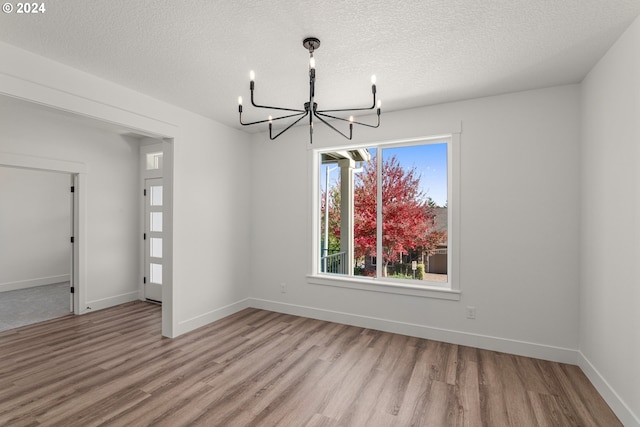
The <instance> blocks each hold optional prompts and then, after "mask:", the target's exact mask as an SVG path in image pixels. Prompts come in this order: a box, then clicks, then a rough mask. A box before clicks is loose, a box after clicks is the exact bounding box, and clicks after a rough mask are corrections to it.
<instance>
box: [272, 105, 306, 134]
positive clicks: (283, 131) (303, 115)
mask: <svg viewBox="0 0 640 427" xmlns="http://www.w3.org/2000/svg"><path fill="white" fill-rule="evenodd" d="M308 114H309V112H308V111H305V112H304V113H303V114H302V115H301V116H300V117H298V119H297V120H295V121H293V123H291V124H290V125H289V126H287V127H286V128H284V129H282V131H280V132H279V133H278V134H277V135H276V136H272V133H271V129H272V126H271V123H269V139H270V140H272V141H273V140H274V139H276V138H277V137H279V136H280V135H282V134H283V133H285V132H286V131H288V130H289V129H290V128H291V127H292V126H293V125H295V124H296V123H298V122H299V121H300V120H302V119H304V118H305V117H307V115H308ZM292 116H297V114H292ZM285 117H291V116H285ZM285 117H278V118H280V119H284V118H285ZM273 120H275V119H273Z"/></svg>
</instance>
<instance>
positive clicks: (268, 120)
mask: <svg viewBox="0 0 640 427" xmlns="http://www.w3.org/2000/svg"><path fill="white" fill-rule="evenodd" d="M306 115H307V112H306V111H303V112H301V113H296V114H289V115H286V116H280V117H272V118H271V119H264V120H258V121H256V122H251V123H243V122H242V112H240V124H241V125H242V126H249V125H256V124H258V123H267V122H270V121H274V120H282V119H288V118H289V117H298V116H302V117H305V116H306ZM302 117H301V118H302Z"/></svg>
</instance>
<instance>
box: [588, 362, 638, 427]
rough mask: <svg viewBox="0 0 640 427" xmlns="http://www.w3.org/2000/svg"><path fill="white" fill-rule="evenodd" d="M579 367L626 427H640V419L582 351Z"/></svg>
mask: <svg viewBox="0 0 640 427" xmlns="http://www.w3.org/2000/svg"><path fill="white" fill-rule="evenodd" d="M578 366H579V367H580V369H582V372H584V373H585V375H586V376H587V378H589V381H591V383H592V384H593V386H594V387H595V388H596V390H598V393H600V395H601V396H602V398H603V399H604V400H605V401H606V402H607V404H608V405H609V406H610V407H611V410H613V412H614V413H615V414H616V415H617V417H618V418H619V419H620V421H621V422H622V424H623V425H624V426H625V427H640V417H638V415H636V414H634V413H633V411H632V410H631V409H630V408H629V406H627V404H626V403H625V402H624V400H622V399H621V398H620V396H619V395H618V393H616V391H615V390H614V389H613V388H612V387H611V385H610V384H609V383H608V382H607V380H605V379H604V377H603V376H602V375H601V374H600V372H598V370H597V369H596V368H595V366H593V364H592V363H591V362H590V361H589V359H587V357H586V356H585V355H584V354H582V352H581V351H579V352H578Z"/></svg>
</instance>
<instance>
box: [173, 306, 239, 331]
mask: <svg viewBox="0 0 640 427" xmlns="http://www.w3.org/2000/svg"><path fill="white" fill-rule="evenodd" d="M250 306H251V305H250V304H249V300H248V299H246V298H245V299H243V300H240V301H237V302H234V303H232V304H229V305H226V306H224V307H220V308H218V309H216V310H212V311H209V312H207V313H204V314H201V315H199V316H195V317H192V318H191V319H187V320H182V321H179V322H178V325H177V327H176V330H175V331H174V338H175V337H177V336H179V335H182V334H184V333H187V332H190V331H193V330H194V329H198V328H199V327H201V326H205V325H207V324H209V323H211V322H215V321H216V320H220V319H222V318H223V317H227V316H230V315H232V314H234V313H237V312H238V311H240V310H244V309H245V308H247V307H250Z"/></svg>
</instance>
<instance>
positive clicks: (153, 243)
mask: <svg viewBox="0 0 640 427" xmlns="http://www.w3.org/2000/svg"><path fill="white" fill-rule="evenodd" d="M149 245H150V252H151V253H150V255H151V256H152V257H153V258H162V238H159V237H152V238H151V239H150V241H149Z"/></svg>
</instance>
